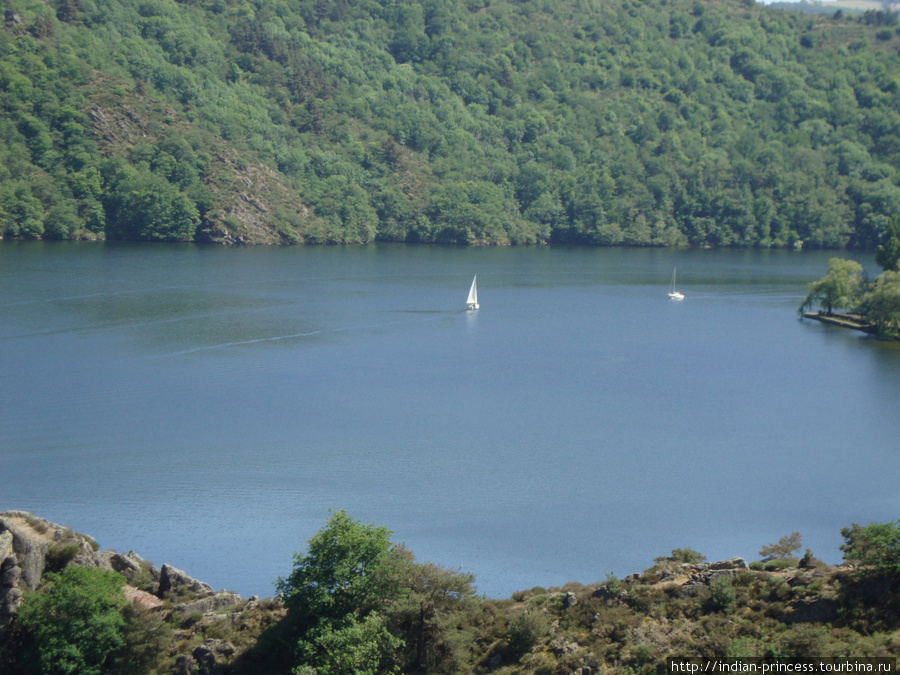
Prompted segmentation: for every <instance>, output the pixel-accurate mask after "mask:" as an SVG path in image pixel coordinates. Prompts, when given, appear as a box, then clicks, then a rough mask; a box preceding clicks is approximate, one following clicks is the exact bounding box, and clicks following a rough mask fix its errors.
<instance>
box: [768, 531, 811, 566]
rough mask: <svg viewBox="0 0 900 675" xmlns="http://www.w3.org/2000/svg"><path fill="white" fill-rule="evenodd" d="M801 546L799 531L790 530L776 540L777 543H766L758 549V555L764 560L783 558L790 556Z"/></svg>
mask: <svg viewBox="0 0 900 675" xmlns="http://www.w3.org/2000/svg"><path fill="white" fill-rule="evenodd" d="M801 546H803V544H802V537H801V536H800V533H799V532H791V533H790V534H788V535H785V536H783V537H782V538H781V539H779V540H778V543H777V544H767V545H766V546H763V547H762V548H761V549H759V555H761V556H762V559H763V560H764V561H768V560H785V559H787V558H790V557H791V555H792V554H793V553H794V551H797V550H799V549H800V547H801Z"/></svg>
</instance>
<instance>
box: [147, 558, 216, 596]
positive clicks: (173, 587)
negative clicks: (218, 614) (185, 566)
mask: <svg viewBox="0 0 900 675" xmlns="http://www.w3.org/2000/svg"><path fill="white" fill-rule="evenodd" d="M179 590H188V591H191V592H193V593H207V594H209V595H212V594H213V589H212V586H210V585H209V584H205V583H203V582H202V581H197V580H196V579H194V578H193V577H191V576H188V574H187V572H183V571H182V570H180V569H178V568H175V567H172V566H171V565H163V566H162V569H161V570H160V572H159V595H160V596H162V595H165V594H166V593H168V592H170V591H179Z"/></svg>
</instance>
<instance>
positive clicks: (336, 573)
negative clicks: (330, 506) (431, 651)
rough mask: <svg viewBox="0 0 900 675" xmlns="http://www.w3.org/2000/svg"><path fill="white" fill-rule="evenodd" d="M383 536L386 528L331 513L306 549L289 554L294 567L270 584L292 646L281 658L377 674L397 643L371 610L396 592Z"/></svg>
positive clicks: (391, 556)
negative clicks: (280, 599)
mask: <svg viewBox="0 0 900 675" xmlns="http://www.w3.org/2000/svg"><path fill="white" fill-rule="evenodd" d="M390 535H391V533H390V530H388V529H387V528H385V527H378V526H375V525H364V524H363V523H360V522H359V521H356V520H354V519H353V518H351V517H350V516H349V515H348V514H347V513H346V511H338V512H337V513H334V514H332V515H331V517H329V519H328V524H327V525H326V527H325V528H323V529H322V530H319V532H317V533H316V534H315V535H314V536H313V537H312V539H310V540H309V545H308V548H307V552H306V553H305V554H301V553H297V554H295V556H294V569H293V572H292V573H291V575H290V576H289V577H288V578H287V579H282V578H279V579H278V581H277V582H276V588H277V590H278V592H280V593H283V594H284V598H285V605H286V606H287V608H288V616H287V619H286V620H285V622H284V623H283V625H282V626H281V631H282V634H283V640H284V642H286V643H287V648H288V649H289V650H291V651H292V652H293V653H292V654H289V655H288V656H287V660H289V661H291V662H292V665H294V666H296V668H297V669H299V668H302V667H307V668H308V667H312V668H315V669H316V670H317V671H319V672H322V673H331V674H338V673H346V674H347V675H349V674H350V673H356V672H377V667H378V665H379V664H380V663H381V662H382V661H383V660H385V659H386V658H387V656H388V655H389V653H390V652H391V651H392V650H393V649H395V648H396V647H397V646H399V641H398V640H396V639H395V638H393V636H390V635H389V634H388V633H387V631H386V629H385V628H384V624H383V623H382V621H381V619H380V617H379V616H378V614H377V610H379V609H381V608H382V607H383V605H384V604H385V602H386V601H387V600H389V599H391V598H395V597H396V596H397V595H398V593H399V587H398V583H397V577H396V574H395V573H394V572H395V569H396V568H395V567H394V565H392V564H391V563H392V562H395V561H396V560H397V553H396V549H395V548H394V546H393V545H392V544H391V539H390ZM359 640H363V641H364V644H361V643H358V641H359ZM291 645H293V647H292V646H291ZM342 649H343V651H341V650H342ZM370 669H375V670H370Z"/></svg>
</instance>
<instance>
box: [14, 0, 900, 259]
mask: <svg viewBox="0 0 900 675" xmlns="http://www.w3.org/2000/svg"><path fill="white" fill-rule="evenodd" d="M3 7H4V10H5V12H4V17H3V21H4V22H3V25H2V29H0V233H2V235H3V236H5V237H23V238H28V237H46V238H73V237H74V238H104V237H105V238H110V239H143V240H171V241H222V242H245V243H290V242H307V243H319V242H321V243H326V242H327V243H346V242H366V241H372V240H375V239H379V240H384V241H407V242H439V243H463V244H477V243H497V244H507V243H513V244H527V243H538V242H570V243H580V244H600V245H659V246H674V245H694V246H700V245H712V246H791V245H796V244H798V243H799V242H802V243H803V244H804V245H807V246H817V247H860V248H874V246H875V245H876V244H878V243H879V241H880V237H881V234H882V232H883V231H884V228H885V225H886V223H887V220H888V218H889V217H890V215H891V214H893V213H896V212H898V211H900V186H898V185H900V173H898V168H900V76H898V72H900V54H898V49H900V33H898V26H897V17H896V15H895V14H891V13H883V12H868V13H866V14H865V15H863V16H861V17H848V16H844V17H833V16H809V15H803V14H799V13H794V12H784V11H780V10H775V9H770V8H767V7H765V6H763V5H757V4H755V3H753V2H750V1H748V0H711V1H709V2H700V1H695V0H620V1H617V2H601V1H600V0H515V1H513V0H329V1H326V0H185V1H184V2H175V1H174V0H4V2H3Z"/></svg>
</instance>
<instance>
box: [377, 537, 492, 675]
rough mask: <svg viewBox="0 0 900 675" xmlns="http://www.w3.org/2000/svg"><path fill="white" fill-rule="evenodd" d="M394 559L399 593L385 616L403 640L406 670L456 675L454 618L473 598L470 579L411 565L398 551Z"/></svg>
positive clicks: (457, 653) (404, 553)
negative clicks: (399, 588) (401, 589)
mask: <svg viewBox="0 0 900 675" xmlns="http://www.w3.org/2000/svg"><path fill="white" fill-rule="evenodd" d="M397 553H398V559H397V561H396V563H395V564H396V570H397V572H398V576H399V579H400V584H401V587H402V588H403V591H404V592H403V593H402V594H401V595H400V597H399V598H398V600H397V602H395V603H393V604H392V605H391V607H390V609H389V610H388V614H387V615H388V618H389V620H390V621H391V623H392V625H393V626H395V629H396V631H397V632H398V633H400V634H401V635H404V636H405V637H406V638H407V639H406V645H407V651H406V655H405V658H404V662H405V664H407V665H408V666H409V667H410V668H411V671H412V672H429V673H437V672H457V671H458V667H457V666H459V665H460V664H459V661H460V657H461V654H460V651H461V650H460V649H459V648H458V644H457V640H456V639H455V638H456V637H457V634H456V630H455V629H456V625H457V623H459V622H457V621H455V620H454V617H458V616H459V613H460V612H462V611H464V610H465V609H466V607H467V606H468V602H467V601H468V600H469V599H470V598H471V597H472V596H473V595H474V593H475V588H474V587H473V585H472V582H473V581H474V579H475V577H474V576H473V575H471V574H466V573H462V572H460V571H459V570H454V569H447V568H445V567H441V566H440V565H436V564H435V563H431V562H429V563H424V564H419V563H415V562H414V561H413V556H412V553H410V552H409V551H407V550H406V549H405V548H403V547H402V546H400V547H398V548H397ZM404 670H407V668H404Z"/></svg>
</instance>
